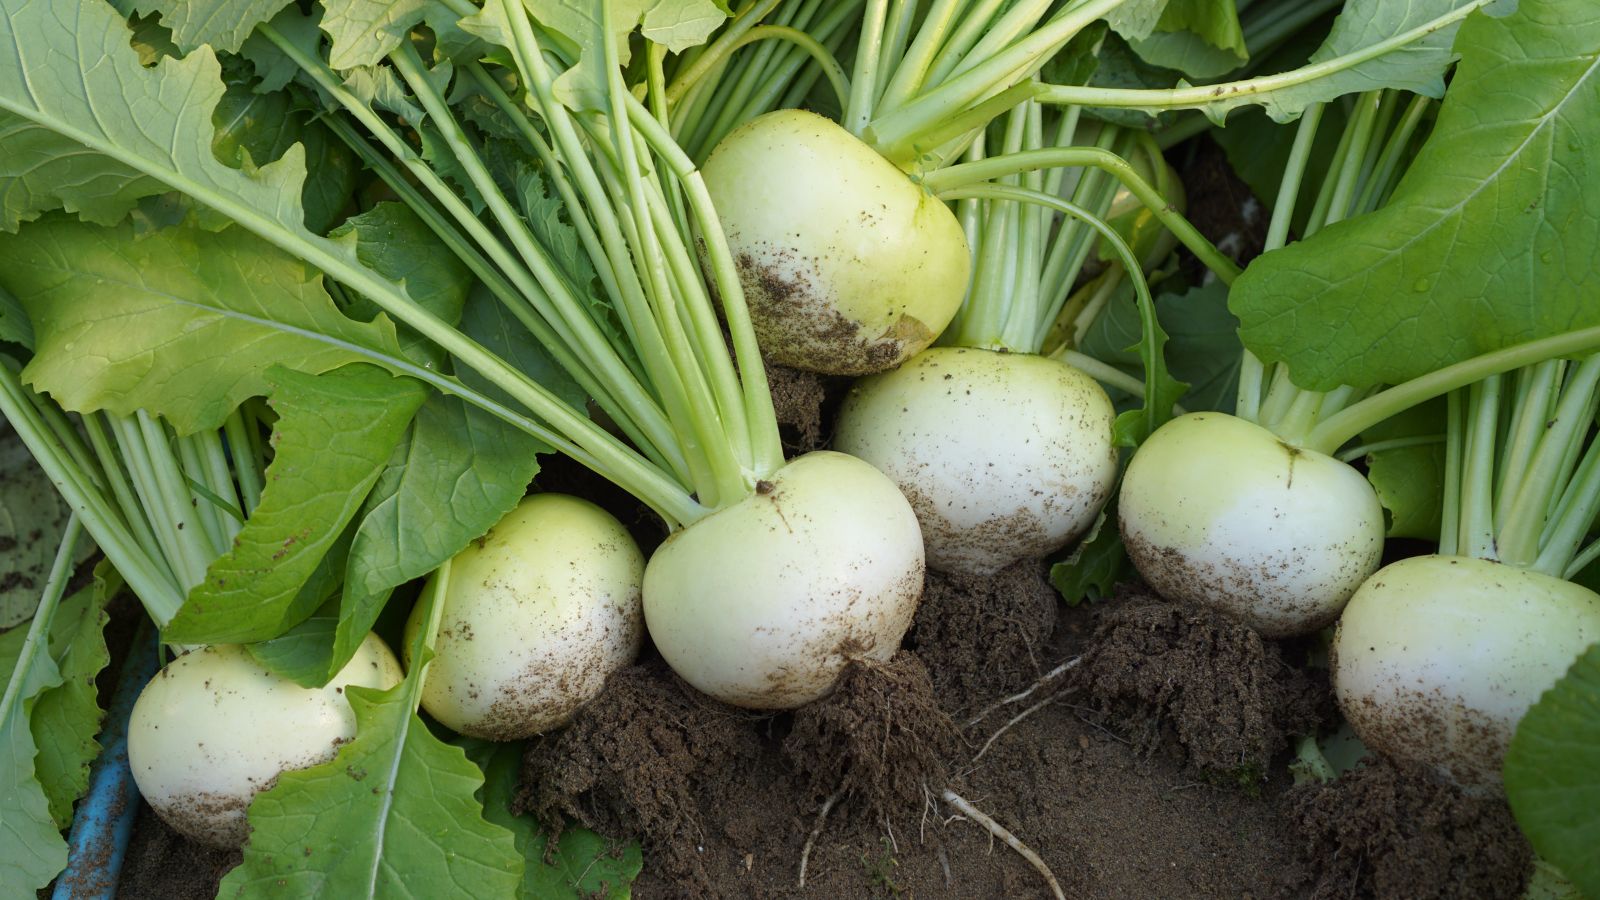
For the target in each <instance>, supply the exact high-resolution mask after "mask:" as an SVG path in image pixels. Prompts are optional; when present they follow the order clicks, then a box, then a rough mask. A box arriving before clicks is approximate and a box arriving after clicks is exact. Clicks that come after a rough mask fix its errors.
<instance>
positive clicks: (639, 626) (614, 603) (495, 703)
mask: <svg viewBox="0 0 1600 900" xmlns="http://www.w3.org/2000/svg"><path fill="white" fill-rule="evenodd" d="M643 575H644V555H643V554H641V553H640V552H639V548H638V546H637V545H636V544H635V543H634V541H633V537H632V536H631V535H629V534H628V531H627V529H625V528H623V527H622V523H620V522H618V521H617V520H616V518H614V517H613V516H612V515H611V514H610V513H607V512H606V511H605V510H602V509H601V508H600V507H598V506H595V505H594V504H592V503H590V502H588V501H587V500H580V499H578V498H577V497H571V496H567V495H565V494H535V495H533V496H531V497H528V498H527V499H525V500H523V501H522V503H521V504H519V505H518V506H517V508H516V509H513V510H512V511H511V512H510V513H508V514H507V515H506V516H505V518H503V519H501V520H500V522H499V523H497V524H496V525H495V526H494V527H493V528H491V529H490V530H489V532H488V533H487V534H485V535H484V536H483V537H481V538H478V539H477V540H475V541H473V542H472V543H471V544H470V545H468V546H467V548H466V549H465V550H462V551H461V552H460V553H458V554H456V556H455V558H454V559H453V560H452V561H451V568H450V580H449V586H448V589H447V590H446V591H445V594H444V597H443V598H442V602H443V604H444V609H443V611H442V613H441V614H440V624H439V633H438V636H437V638H436V639H435V641H434V645H433V650H434V656H433V662H432V663H431V664H430V666H429V668H428V677H427V679H426V680H425V681H424V683H423V690H422V706H423V708H424V709H426V710H427V711H428V712H429V713H430V714H432V715H433V717H434V718H436V719H438V720H439V721H440V722H441V723H443V724H444V725H446V726H447V727H449V728H451V729H453V730H455V731H458V732H460V733H462V734H466V735H471V736H473V737H481V738H488V739H490V740H502V741H503V740H515V739H518V738H525V737H529V736H531V735H535V734H540V733H542V732H545V731H548V730H550V729H551V728H555V727H557V726H559V725H562V724H564V723H565V722H566V721H567V719H568V718H570V717H571V716H572V713H573V712H574V711H575V710H576V709H577V708H578V707H579V706H580V705H582V704H583V703H585V702H587V701H588V700H590V699H592V698H593V697H594V696H595V695H596V694H598V693H599V692H600V688H601V687H602V686H603V685H604V684H605V680H606V676H608V675H610V674H611V673H612V672H614V671H616V670H617V669H620V668H622V667H623V666H626V665H627V664H628V663H630V662H632V661H633V659H634V657H635V656H636V655H637V654H638V652H639V643H640V640H641V639H642V637H643V635H644V622H643V619H642V616H641V612H640V594H639V589H640V582H641V579H642V578H643ZM421 610H422V606H421V604H418V606H417V608H416V610H414V611H413V612H412V616H411V620H410V621H409V622H408V623H407V628H406V634H407V638H406V641H405V646H406V648H407V650H408V651H409V649H410V647H411V646H412V639H411V636H412V635H414V634H415V631H416V629H417V628H418V627H419V626H420V625H421V621H420V618H421V616H420V613H421ZM408 656H409V652H408ZM407 665H410V660H409V659H407Z"/></svg>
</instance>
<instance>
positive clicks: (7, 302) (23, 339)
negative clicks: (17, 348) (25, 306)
mask: <svg viewBox="0 0 1600 900" xmlns="http://www.w3.org/2000/svg"><path fill="white" fill-rule="evenodd" d="M0 341H4V342H7V343H12V344H21V345H22V346H23V347H25V348H27V349H29V350H32V349H33V323H32V322H29V321H28V314H27V313H26V312H23V310H22V304H21V303H18V302H17V298H16V297H13V296H12V295H11V292H10V291H8V290H6V289H5V288H3V287H0Z"/></svg>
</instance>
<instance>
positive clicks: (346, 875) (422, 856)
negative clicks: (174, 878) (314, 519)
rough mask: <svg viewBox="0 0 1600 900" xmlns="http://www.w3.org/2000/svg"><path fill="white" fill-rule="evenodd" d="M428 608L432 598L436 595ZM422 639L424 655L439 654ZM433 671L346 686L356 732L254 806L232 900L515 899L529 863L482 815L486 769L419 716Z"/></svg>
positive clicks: (226, 891)
mask: <svg viewBox="0 0 1600 900" xmlns="http://www.w3.org/2000/svg"><path fill="white" fill-rule="evenodd" d="M422 602H432V600H431V599H425V600H424V601H422ZM425 637H426V634H425V629H419V630H418V632H417V637H416V641H417V644H416V645H415V646H414V647H413V652H412V654H411V656H412V659H413V660H418V661H420V660H424V659H426V658H427V656H428V655H429V651H428V649H427V648H426V647H424V646H422V641H423V639H424V638H425ZM424 671H425V668H424V666H422V665H417V664H414V665H413V666H412V668H411V671H410V672H409V673H408V674H407V676H406V679H405V680H404V681H402V682H401V683H400V684H399V685H397V686H395V687H394V688H393V689H391V690H388V691H377V690H372V689H369V688H361V687H352V688H349V689H348V690H346V691H345V696H346V697H348V698H349V699H350V706H351V708H353V709H354V710H355V714H356V722H357V727H356V737H355V739H354V740H352V741H351V742H350V743H348V744H345V745H344V746H342V747H340V748H339V753H338V755H337V756H335V757H334V758H333V759H332V760H331V761H329V762H326V763H323V764H322V765H318V766H313V767H311V768H309V769H301V770H299V771H295V772H287V773H285V774H284V775H282V776H280V777H279V779H278V783H277V785H276V786H275V787H273V788H272V789H271V790H268V791H265V792H263V793H261V794H258V795H256V798H255V800H254V801H253V802H252V803H251V804H250V826H251V833H250V843H249V844H247V845H246V846H245V852H244V861H243V862H242V863H241V864H240V865H239V867H238V868H236V869H234V870H233V871H232V872H230V873H228V876H227V878H225V879H224V880H223V882H222V886H221V891H220V893H221V895H222V896H227V897H283V896H297V897H339V898H341V900H355V898H378V897H384V898H388V897H419V898H422V897H427V898H432V897H509V896H512V895H513V894H514V892H515V891H516V890H517V886H518V884H519V883H520V882H521V881H522V871H523V865H524V864H523V860H522V856H521V855H520V854H519V853H518V852H517V848H516V845H515V842H514V839H513V837H512V834H511V832H509V831H507V830H505V829H504V828H502V827H500V826H498V825H493V824H490V823H489V822H487V821H485V820H484V818H483V808H482V806H481V805H480V803H479V801H478V800H477V799H476V797H475V796H474V794H475V793H476V792H477V791H478V790H479V788H480V787H482V785H483V773H482V772H480V771H479V770H478V767H477V766H475V765H473V764H472V763H471V762H469V761H468V760H467V758H466V755H465V754H464V753H463V752H462V751H461V748H459V747H452V746H450V745H448V744H445V743H443V742H441V741H440V740H439V739H438V738H436V737H434V736H433V734H432V732H430V731H429V730H428V727H427V726H426V725H424V724H423V722H422V720H421V719H420V718H418V717H417V714H416V713H415V712H414V710H415V709H416V705H417V700H418V698H419V697H420V696H421V692H422V673H423V672H424Z"/></svg>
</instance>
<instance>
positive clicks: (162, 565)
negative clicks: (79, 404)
mask: <svg viewBox="0 0 1600 900" xmlns="http://www.w3.org/2000/svg"><path fill="white" fill-rule="evenodd" d="M83 431H84V433H85V434H87V435H88V436H89V446H91V447H93V448H94V454H95V456H96V457H97V458H98V459H99V460H100V471H101V472H103V473H104V474H105V480H106V483H107V484H108V485H109V486H110V489H111V498H112V500H113V501H115V506H116V508H117V510H118V512H119V513H120V514H121V515H120V519H119V522H118V524H119V525H122V526H125V527H126V528H127V530H128V533H129V535H130V536H131V537H132V539H133V541H134V543H136V544H137V545H138V547H139V550H140V551H141V552H143V554H144V556H145V557H146V558H147V559H149V560H150V561H151V563H152V565H153V566H154V567H155V568H156V569H157V570H158V571H159V572H160V574H161V575H162V576H163V578H164V580H166V581H167V582H170V583H177V580H178V579H177V576H175V575H174V574H173V573H172V571H171V569H170V568H168V566H167V562H166V558H165V557H164V556H162V555H161V545H160V544H159V543H158V542H157V541H156V536H155V532H154V531H152V530H151V529H150V521H149V519H148V518H146V516H145V511H144V506H143V504H141V503H140V502H139V499H138V497H136V496H135V495H134V491H133V487H132V486H131V485H130V484H129V482H128V473H127V470H126V469H125V468H124V467H123V465H122V459H121V457H119V456H118V455H117V451H116V450H115V449H114V448H113V447H112V443H111V438H110V436H109V435H107V434H106V429H105V425H104V423H103V422H102V421H101V416H100V414H99V413H89V414H88V415H86V416H84V417H83Z"/></svg>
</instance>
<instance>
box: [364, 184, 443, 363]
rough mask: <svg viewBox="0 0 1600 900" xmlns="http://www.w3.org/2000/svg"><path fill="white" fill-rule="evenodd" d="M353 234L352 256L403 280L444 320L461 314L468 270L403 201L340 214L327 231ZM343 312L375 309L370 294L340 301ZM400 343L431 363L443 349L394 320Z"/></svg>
mask: <svg viewBox="0 0 1600 900" xmlns="http://www.w3.org/2000/svg"><path fill="white" fill-rule="evenodd" d="M347 234H353V235H355V241H356V257H357V258H358V259H360V260H361V264H362V265H364V266H366V267H367V268H369V269H373V270H374V271H376V272H378V273H379V274H381V275H383V276H384V277H385V278H387V279H389V280H390V281H394V282H398V283H400V284H403V285H405V288H406V293H407V294H409V295H410V296H411V298H412V299H413V300H415V301H416V302H417V304H418V305H420V306H422V307H423V308H424V309H426V310H428V312H431V313H433V314H434V315H435V316H438V317H439V318H440V319H443V320H444V321H445V322H446V323H448V324H451V325H454V324H455V323H456V322H458V321H460V319H461V308H462V306H464V305H465V304H466V301H467V291H468V290H469V289H470V288H471V286H472V284H473V280H472V275H471V273H470V272H469V271H468V269H467V267H466V264H465V263H463V262H462V261H461V259H460V257H457V256H456V255H455V254H453V253H451V252H450V250H449V248H448V247H446V246H445V245H444V242H443V241H440V240H439V238H438V236H437V235H435V234H434V233H433V232H432V231H430V230H429V229H428V226H427V225H426V224H425V223H423V221H422V219H421V218H420V217H418V216H417V214H416V213H414V212H412V211H411V208H410V207H408V206H406V205H405V204H404V203H395V202H385V203H379V204H378V205H376V206H374V207H373V208H371V209H369V210H367V211H366V212H364V213H361V214H360V215H358V216H352V217H350V218H349V219H346V220H345V222H344V224H342V225H340V226H339V227H338V228H337V229H335V230H334V231H333V234H332V237H335V238H338V237H343V236H344V235H347ZM345 313H346V314H348V315H350V316H352V317H354V318H357V319H371V318H374V317H376V316H377V315H378V307H377V305H376V304H374V303H372V302H371V301H370V300H367V299H365V298H358V302H356V303H354V304H352V305H351V306H349V307H346V309H345ZM398 328H399V333H400V346H401V349H403V350H404V351H405V353H406V355H407V356H409V357H410V358H412V359H413V360H415V361H417V362H419V363H421V364H424V365H427V364H432V365H434V366H435V367H437V366H438V365H439V364H440V363H441V362H443V360H444V353H443V351H441V350H439V349H438V347H437V346H436V345H434V344H432V343H431V342H429V341H427V340H426V339H424V338H423V337H422V336H421V335H418V334H417V333H416V332H415V331H413V330H411V329H410V328H408V327H406V326H404V325H400V326H398Z"/></svg>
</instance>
